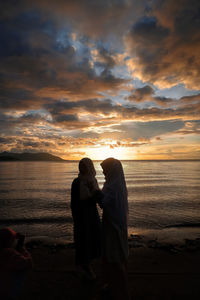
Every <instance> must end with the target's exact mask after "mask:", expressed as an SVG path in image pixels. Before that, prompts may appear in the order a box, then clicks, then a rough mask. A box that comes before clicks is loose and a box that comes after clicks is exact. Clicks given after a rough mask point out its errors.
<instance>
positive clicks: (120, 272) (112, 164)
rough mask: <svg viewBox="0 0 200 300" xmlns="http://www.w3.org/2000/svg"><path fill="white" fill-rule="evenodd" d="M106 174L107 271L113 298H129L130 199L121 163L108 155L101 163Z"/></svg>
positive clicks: (104, 229) (104, 227)
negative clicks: (128, 229) (128, 230)
mask: <svg viewBox="0 0 200 300" xmlns="http://www.w3.org/2000/svg"><path fill="white" fill-rule="evenodd" d="M101 167H102V169H103V173H104V175H105V183H104V187H103V189H102V193H103V197H102V200H101V202H100V206H101V208H102V209H103V217H102V235H103V236H102V255H103V267H104V273H105V274H104V275H105V277H106V278H105V279H106V280H107V283H108V286H109V287H110V289H111V293H112V296H113V298H114V299H129V295H128V286H127V260H128V234H127V219H128V200H127V188H126V182H125V178H124V172H123V168H122V164H121V162H120V161H119V160H117V159H114V158H108V159H106V160H104V161H103V162H102V163H101Z"/></svg>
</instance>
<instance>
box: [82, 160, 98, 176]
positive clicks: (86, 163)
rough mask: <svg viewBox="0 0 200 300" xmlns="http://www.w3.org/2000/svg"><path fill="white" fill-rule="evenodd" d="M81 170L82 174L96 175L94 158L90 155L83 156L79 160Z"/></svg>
mask: <svg viewBox="0 0 200 300" xmlns="http://www.w3.org/2000/svg"><path fill="white" fill-rule="evenodd" d="M79 171H80V174H81V175H90V176H95V175H96V171H95V168H94V164H93V162H92V160H91V159H90V158H88V157H85V158H82V159H81V160H80V162H79Z"/></svg>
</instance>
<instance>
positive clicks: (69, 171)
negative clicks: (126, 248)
mask: <svg viewBox="0 0 200 300" xmlns="http://www.w3.org/2000/svg"><path fill="white" fill-rule="evenodd" d="M122 164H123V167H124V173H125V178H126V183H127V188H128V200H129V234H143V235H145V234H153V235H154V236H155V235H158V236H162V237H166V236H168V237H169V236H170V235H171V237H172V236H173V237H177V236H184V238H187V237H188V238H190V237H191V235H193V236H196V237H199V236H200V235H199V233H200V230H199V226H200V161H122ZM94 165H95V168H96V171H97V176H96V178H97V180H98V182H99V186H100V188H102V186H103V183H104V175H103V173H102V170H101V167H100V162H94ZM77 174H78V162H1V163H0V227H4V226H10V227H12V228H13V229H15V230H16V231H20V232H22V233H24V234H25V235H26V236H27V237H29V238H30V237H52V238H58V239H64V240H66V241H72V240H73V224H72V217H71V210H70V189H71V183H72V181H73V179H74V178H75V177H77ZM99 210H100V209H99ZM100 214H101V211H100Z"/></svg>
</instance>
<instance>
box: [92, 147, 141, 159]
mask: <svg viewBox="0 0 200 300" xmlns="http://www.w3.org/2000/svg"><path fill="white" fill-rule="evenodd" d="M128 152H129V151H128V150H127V149H126V148H123V147H114V148H112V147H110V146H109V145H107V146H101V147H99V148H93V149H88V151H87V155H88V156H89V157H90V158H91V159H93V160H104V159H106V158H108V157H114V158H116V159H134V158H135V153H132V157H130V153H128Z"/></svg>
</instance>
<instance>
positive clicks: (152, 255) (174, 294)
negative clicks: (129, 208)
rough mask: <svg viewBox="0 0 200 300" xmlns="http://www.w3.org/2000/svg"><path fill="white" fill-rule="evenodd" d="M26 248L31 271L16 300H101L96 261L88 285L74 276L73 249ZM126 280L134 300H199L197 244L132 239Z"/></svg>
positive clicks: (32, 245)
mask: <svg viewBox="0 0 200 300" xmlns="http://www.w3.org/2000/svg"><path fill="white" fill-rule="evenodd" d="M28 247H29V250H30V252H31V253H32V256H33V260H34V268H33V270H32V271H31V272H30V274H29V275H28V277H27V280H26V284H25V286H24V289H23V292H22V294H21V296H20V298H19V300H40V299H41V300H44V299H48V300H53V299H54V300H76V299H77V300H79V299H88V300H90V299H93V300H100V299H102V298H101V297H100V287H101V285H102V277H101V262H100V261H97V262H95V263H94V265H93V267H94V270H95V272H96V274H97V280H96V281H95V282H94V283H91V282H88V281H86V280H84V279H83V278H82V276H81V275H80V273H78V272H77V271H76V269H75V267H74V249H73V246H72V245H46V246H45V245H44V244H40V243H37V242H33V243H30V244H29V245H28ZM128 280H129V289H130V294H131V299H133V300H139V299H148V300H149V299H150V300H151V299H163V300H165V299H176V300H177V299H191V300H196V299H200V239H196V240H194V241H190V240H185V244H184V245H181V246H180V245H179V246H177V245H172V244H160V243H158V242H157V241H156V240H150V241H148V242H147V241H145V242H144V241H143V240H142V237H132V238H131V239H130V256H129V271H128ZM122 300H123V299H122Z"/></svg>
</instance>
